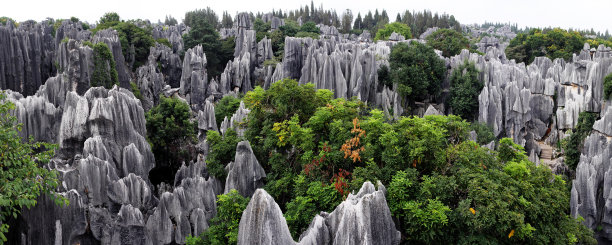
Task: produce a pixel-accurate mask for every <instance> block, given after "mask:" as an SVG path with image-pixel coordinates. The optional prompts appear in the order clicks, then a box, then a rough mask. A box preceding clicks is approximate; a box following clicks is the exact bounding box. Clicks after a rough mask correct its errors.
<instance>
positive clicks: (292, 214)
mask: <svg viewBox="0 0 612 245" xmlns="http://www.w3.org/2000/svg"><path fill="white" fill-rule="evenodd" d="M297 182H298V183H297V184H296V186H297V187H296V192H297V193H296V196H297V197H296V198H294V199H293V200H292V201H291V202H289V203H287V212H285V219H287V225H289V230H290V231H291V235H292V236H293V237H299V236H300V234H302V232H304V231H305V230H306V229H307V228H308V225H310V222H311V221H312V219H313V218H314V217H315V216H316V215H317V214H319V213H320V212H321V211H325V212H331V211H333V210H334V209H335V207H336V206H338V205H339V204H340V203H341V202H342V196H341V195H340V194H338V192H337V191H336V190H335V189H334V187H333V186H332V185H325V184H324V183H321V182H318V181H313V182H309V181H308V179H307V178H306V177H305V176H304V175H299V176H298V177H297ZM304 189H305V191H304Z"/></svg>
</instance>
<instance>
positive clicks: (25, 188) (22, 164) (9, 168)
mask: <svg viewBox="0 0 612 245" xmlns="http://www.w3.org/2000/svg"><path fill="white" fill-rule="evenodd" d="M14 109H15V104H13V103H11V102H10V101H8V99H7V98H6V95H5V94H4V92H0V141H1V142H2V144H0V152H1V153H0V244H3V243H4V242H6V241H7V238H6V235H5V234H6V233H7V232H8V229H9V224H8V223H7V221H8V219H10V218H17V216H18V215H19V214H20V213H21V210H22V209H24V208H32V207H34V205H36V200H37V198H38V197H39V196H40V195H43V194H46V195H48V196H49V197H51V199H52V200H54V201H55V203H56V204H57V205H61V204H68V202H67V200H66V199H65V198H63V197H62V196H60V195H57V194H56V193H55V192H54V191H55V188H56V187H57V186H58V183H59V180H58V178H57V172H56V171H55V170H49V169H47V168H45V167H43V165H44V164H46V163H47V162H49V159H50V158H51V157H52V156H53V153H54V149H55V148H56V145H52V144H48V143H43V142H35V141H34V139H33V138H32V137H30V138H29V139H23V138H21V136H20V135H19V132H20V131H21V129H22V124H18V123H17V118H16V117H15V116H12V115H11V111H13V110H14Z"/></svg>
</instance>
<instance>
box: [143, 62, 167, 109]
mask: <svg viewBox="0 0 612 245" xmlns="http://www.w3.org/2000/svg"><path fill="white" fill-rule="evenodd" d="M136 85H137V86H138V89H139V90H140V94H141V95H142V100H141V102H142V107H143V109H144V110H145V111H148V110H151V108H153V107H154V106H156V105H158V104H159V102H160V98H159V95H160V94H161V93H162V91H163V89H164V87H165V86H166V82H165V81H164V75H163V74H162V73H161V72H159V71H158V70H157V65H156V64H155V63H150V62H149V63H147V64H146V65H144V66H141V67H139V68H138V70H137V71H136Z"/></svg>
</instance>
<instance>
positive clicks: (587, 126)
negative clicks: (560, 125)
mask: <svg viewBox="0 0 612 245" xmlns="http://www.w3.org/2000/svg"><path fill="white" fill-rule="evenodd" d="M598 117H599V114H598V113H595V112H586V111H583V112H581V113H580V114H579V115H578V124H576V128H574V131H573V132H572V133H571V135H570V136H569V138H567V143H564V144H563V145H564V149H563V150H564V151H565V164H566V165H567V166H568V167H570V169H572V170H574V169H576V166H578V162H579V161H580V153H581V152H582V148H583V146H584V140H585V139H586V137H587V136H589V134H590V133H591V130H592V129H593V124H594V123H595V121H597V118H598ZM564 140H566V139H564Z"/></svg>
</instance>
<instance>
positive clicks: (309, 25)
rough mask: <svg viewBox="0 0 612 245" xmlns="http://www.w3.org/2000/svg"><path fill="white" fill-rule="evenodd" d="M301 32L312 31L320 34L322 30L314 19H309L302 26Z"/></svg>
mask: <svg viewBox="0 0 612 245" xmlns="http://www.w3.org/2000/svg"><path fill="white" fill-rule="evenodd" d="M300 32H311V33H315V34H319V33H320V32H321V30H320V29H319V27H317V24H315V23H314V22H312V21H308V22H306V23H304V24H303V25H302V27H300Z"/></svg>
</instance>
